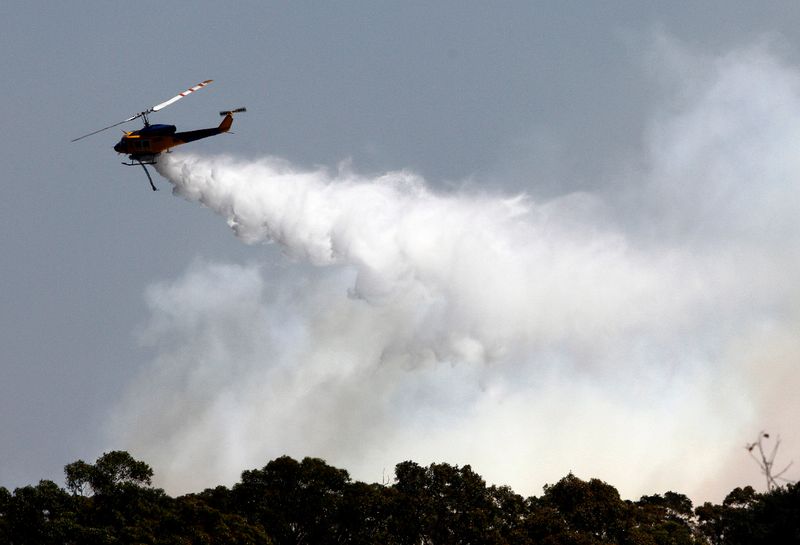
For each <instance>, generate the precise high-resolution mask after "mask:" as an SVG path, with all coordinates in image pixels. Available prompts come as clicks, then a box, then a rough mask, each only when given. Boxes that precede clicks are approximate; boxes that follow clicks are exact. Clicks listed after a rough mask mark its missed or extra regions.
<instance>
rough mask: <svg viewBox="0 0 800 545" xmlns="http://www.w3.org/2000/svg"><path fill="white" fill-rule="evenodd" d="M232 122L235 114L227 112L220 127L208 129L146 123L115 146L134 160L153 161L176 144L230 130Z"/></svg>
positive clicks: (126, 134) (115, 149) (128, 133)
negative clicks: (180, 127)
mask: <svg viewBox="0 0 800 545" xmlns="http://www.w3.org/2000/svg"><path fill="white" fill-rule="evenodd" d="M232 124H233V114H232V113H231V112H225V118H224V119H223V120H222V123H220V124H219V127H212V128H208V129H198V130H194V131H184V132H176V127H175V125H163V124H154V125H146V126H145V127H142V128H141V129H139V130H138V131H130V132H126V133H125V134H124V135H123V137H122V138H121V139H120V141H119V142H117V144H116V145H115V146H114V151H116V152H117V153H124V154H126V155H128V156H129V157H130V159H132V160H137V161H138V160H139V159H140V158H146V159H148V162H152V160H153V159H155V157H156V156H157V155H158V154H160V153H161V152H164V151H167V150H169V149H170V148H174V147H175V146H180V145H181V144H186V143H188V142H194V141H195V140H200V139H202V138H208V137H209V136H215V135H217V134H221V133H223V132H228V131H229V130H230V128H231V125H232Z"/></svg>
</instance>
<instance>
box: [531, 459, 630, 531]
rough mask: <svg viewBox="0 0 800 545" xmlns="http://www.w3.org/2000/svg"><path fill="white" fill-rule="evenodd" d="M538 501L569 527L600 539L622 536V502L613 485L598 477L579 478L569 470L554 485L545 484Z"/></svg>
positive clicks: (623, 528)
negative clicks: (551, 508) (557, 514)
mask: <svg viewBox="0 0 800 545" xmlns="http://www.w3.org/2000/svg"><path fill="white" fill-rule="evenodd" d="M542 500H543V502H544V504H545V505H550V506H552V507H553V508H555V509H556V510H557V511H558V512H559V513H560V514H561V515H562V516H563V517H564V518H565V519H566V522H567V524H568V525H569V527H570V528H571V529H573V530H577V531H579V532H584V533H587V534H589V535H590V536H592V537H594V538H596V539H598V540H600V541H611V542H619V541H620V540H622V538H623V537H624V532H625V519H626V516H627V509H626V505H625V503H624V502H623V501H622V500H621V499H620V497H619V492H617V489H616V488H614V487H613V486H611V485H609V484H606V483H604V482H603V481H601V480H599V479H591V480H590V481H583V480H581V479H579V478H578V477H576V476H575V475H573V474H572V473H570V474H569V475H567V476H566V477H564V478H563V479H561V480H560V481H558V482H557V483H556V484H554V485H546V486H545V487H544V496H543V498H542Z"/></svg>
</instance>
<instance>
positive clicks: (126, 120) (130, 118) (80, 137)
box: [70, 114, 142, 142]
mask: <svg viewBox="0 0 800 545" xmlns="http://www.w3.org/2000/svg"><path fill="white" fill-rule="evenodd" d="M141 116H142V114H136V115H132V116H131V117H129V118H128V119H125V120H124V121H120V122H119V123H114V124H113V125H109V126H108V127H103V128H102V129H97V130H96V131H94V132H90V133H89V134H84V135H83V136H79V137H78V138H74V139H72V140H70V142H77V141H78V140H81V139H83V138H86V137H87V136H92V135H93V134H97V133H99V132H103V131H105V130H108V129H110V128H111V127H116V126H117V125H122V124H123V123H127V122H128V121H133V120H134V119H136V118H137V117H141Z"/></svg>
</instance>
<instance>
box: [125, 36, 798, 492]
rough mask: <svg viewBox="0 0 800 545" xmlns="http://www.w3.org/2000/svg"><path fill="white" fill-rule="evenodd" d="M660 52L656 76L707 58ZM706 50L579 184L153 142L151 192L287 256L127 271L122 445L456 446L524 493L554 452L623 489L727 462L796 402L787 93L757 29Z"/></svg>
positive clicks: (380, 454)
mask: <svg viewBox="0 0 800 545" xmlns="http://www.w3.org/2000/svg"><path fill="white" fill-rule="evenodd" d="M665 54H666V55H670V56H671V61H673V62H672V66H674V67H676V70H677V73H678V75H679V76H682V73H683V72H682V71H681V66H682V63H689V62H706V63H707V62H708V61H692V60H691V59H688V58H686V57H685V56H682V53H681V52H680V51H677V52H676V51H667V53H665ZM710 65H711V66H710V68H709V69H707V70H706V71H705V72H706V73H708V74H709V76H708V79H707V81H704V82H700V84H698V83H697V82H693V86H692V89H693V94H691V96H690V98H691V100H689V101H687V102H686V104H683V105H682V107H681V109H680V111H678V112H677V113H672V114H670V115H669V116H664V117H663V118H662V119H660V120H659V121H658V122H657V123H654V124H653V131H652V135H651V140H650V142H651V144H652V146H651V154H650V156H649V157H648V158H647V160H646V163H647V165H648V166H647V168H646V169H642V170H641V171H639V172H637V174H636V176H633V177H632V180H631V183H630V184H628V185H627V186H625V187H626V190H624V191H623V192H621V193H619V194H613V193H609V192H608V191H606V192H603V193H602V194H603V195H604V196H603V198H601V197H599V196H597V195H591V194H572V195H565V196H563V197H560V198H557V199H554V200H550V201H548V202H541V203H537V202H534V201H532V200H530V199H528V198H526V197H524V196H512V197H505V198H501V197H497V196H492V195H484V194H476V193H474V192H473V193H468V192H459V191H450V192H436V191H433V190H431V189H430V188H429V187H428V185H427V184H426V183H425V181H424V180H422V179H421V178H420V177H418V176H416V175H414V174H412V173H410V172H405V171H401V172H393V173H387V174H385V175H382V176H377V177H368V176H363V175H359V174H357V173H355V172H353V171H352V170H350V169H349V168H345V167H342V168H340V169H339V170H338V172H335V173H330V172H328V171H326V170H324V169H318V170H307V169H302V168H298V167H294V166H292V165H290V164H288V163H287V162H285V161H282V160H279V159H275V158H267V159H261V160H255V161H252V160H242V159H233V158H228V157H203V156H198V155H179V154H174V155H170V156H168V158H167V159H166V160H165V161H164V162H162V163H161V164H160V165H159V167H158V168H159V172H160V173H161V174H162V175H163V176H164V177H166V178H167V179H169V180H170V181H171V182H172V183H173V184H174V185H175V192H176V194H178V195H181V196H182V197H184V198H186V199H188V200H191V201H197V202H199V203H201V204H203V205H205V206H207V207H208V208H210V209H211V210H213V211H214V212H216V213H218V214H219V215H221V216H222V217H223V218H225V220H226V221H227V222H228V224H229V225H230V227H231V228H232V229H233V230H234V232H235V233H236V235H237V236H238V237H239V238H241V239H242V240H244V241H245V242H248V243H258V242H274V243H276V244H278V245H280V247H281V248H282V250H283V251H284V253H285V254H286V255H287V256H289V257H290V258H291V259H292V260H293V261H294V263H295V264H294V265H292V266H291V267H290V268H289V269H279V270H270V271H269V273H267V272H265V271H263V270H261V269H260V268H259V267H257V266H251V267H240V266H230V265H216V264H202V263H198V264H196V265H194V266H193V267H192V268H191V269H190V270H189V272H187V274H186V276H185V277H184V278H182V279H180V280H178V281H176V282H174V283H171V284H160V285H157V286H154V287H153V288H152V289H151V290H150V292H149V296H148V297H149V299H148V300H149V302H150V305H151V308H152V311H153V316H154V317H153V321H152V323H151V324H150V327H149V328H148V330H147V332H146V334H145V340H146V341H147V342H149V343H151V344H152V345H153V346H155V347H156V348H157V349H158V355H157V357H156V359H155V362H154V366H153V373H154V374H155V378H152V377H147V379H144V378H143V379H142V382H141V383H140V384H139V385H135V386H133V387H132V389H131V392H132V393H131V400H130V401H128V402H126V403H124V404H123V405H122V409H121V411H120V414H119V415H118V417H117V418H116V419H115V424H116V427H117V429H123V430H125V431H124V433H122V434H121V435H122V441H123V442H124V443H126V444H128V445H131V446H132V448H133V449H134V450H135V449H138V451H139V452H141V453H142V457H143V458H145V459H147V460H152V461H153V463H154V465H155V466H156V467H157V468H159V469H161V471H163V472H164V473H165V475H164V476H163V477H162V484H163V485H164V486H168V487H171V488H173V489H180V490H196V489H198V488H200V487H202V486H204V485H210V484H214V483H216V482H219V481H221V480H226V479H227V480H228V481H232V480H234V479H235V478H236V476H237V474H238V471H240V470H242V469H245V468H248V467H256V466H260V465H263V463H264V462H265V461H266V460H267V459H268V458H270V457H274V456H278V455H281V454H284V453H289V454H292V455H295V456H306V455H316V456H322V457H325V458H327V459H328V460H329V462H331V463H334V464H336V465H338V466H340V467H345V468H348V469H350V470H351V471H352V472H353V473H354V474H355V476H356V477H357V478H361V479H365V480H378V479H379V478H380V475H381V474H382V471H383V468H386V467H391V466H392V465H393V464H394V463H397V462H399V461H402V460H404V459H414V460H417V461H419V462H421V463H427V462H430V461H448V462H452V463H470V464H472V465H473V466H474V467H475V468H476V470H478V471H479V472H480V473H482V474H483V475H485V476H486V477H487V478H488V479H489V480H490V481H494V482H500V483H509V484H511V485H512V486H514V487H515V488H517V489H518V490H520V491H521V492H525V493H538V492H539V487H540V486H541V484H543V483H544V482H553V481H554V480H556V479H558V478H560V477H562V476H563V475H565V474H566V473H567V472H568V471H569V470H573V471H575V472H576V473H578V474H579V475H582V476H584V477H589V476H598V477H600V478H603V479H605V480H607V481H608V482H610V483H612V484H614V485H616V486H618V487H619V488H620V489H621V490H622V492H623V494H632V495H636V494H641V493H653V492H660V491H664V490H666V489H668V488H671V489H676V490H679V491H684V492H688V493H692V494H695V495H698V494H699V495H701V496H705V497H709V495H712V494H713V495H719V494H724V493H725V492H727V491H728V490H730V487H732V486H734V485H739V484H742V483H741V479H740V478H739V477H740V476H741V474H742V471H743V468H747V463H748V462H747V459H746V457H745V456H744V455H743V454H742V453H741V452H739V451H738V450H737V449H738V447H740V446H741V445H740V443H742V441H743V440H744V439H746V438H748V437H749V436H750V435H751V434H752V433H751V432H752V429H761V428H762V427H766V426H770V427H772V426H778V427H780V426H782V425H785V426H786V427H785V428H784V429H789V426H790V425H791V418H790V417H789V416H787V415H789V414H796V409H800V407H798V402H797V401H796V396H790V395H785V392H784V389H785V388H787V387H789V386H791V388H795V387H796V386H798V384H797V378H796V374H793V373H792V372H791V370H792V369H793V366H794V365H795V364H796V361H797V359H796V358H797V357H798V356H800V349H799V348H798V342H797V341H796V340H795V338H794V332H796V326H797V312H796V310H797V301H798V298H797V295H798V290H797V288H796V287H795V282H794V279H795V278H796V275H797V273H798V272H800V260H798V251H797V244H796V242H792V241H793V240H797V238H796V236H795V235H797V234H800V229H798V228H797V226H796V225H797V222H796V218H797V217H798V214H797V212H798V211H800V210H799V208H800V207H799V206H798V195H800V193H799V192H798V189H797V187H798V186H797V184H796V183H795V173H796V172H798V168H797V167H798V166H800V165H799V164H798V160H797V159H795V158H794V157H795V156H796V155H797V154H796V152H795V151H794V148H795V145H796V142H797V141H800V100H798V98H797V97H798V94H797V91H798V76H797V74H796V72H795V71H794V70H792V69H790V68H788V67H786V66H784V65H781V64H780V63H778V62H776V61H774V60H773V59H772V58H771V57H770V56H769V55H768V54H767V53H765V52H764V51H761V50H758V49H757V50H748V51H746V52H739V53H738V54H736V55H731V56H728V57H725V58H721V59H717V60H714V61H713V62H710ZM685 72H686V73H692V74H693V73H697V71H696V70H689V69H687V70H686V71H685ZM754 120H755V121H754ZM787 120H793V122H787ZM753 150H758V153H756V152H754V151H753ZM623 185H624V184H623ZM599 194H600V193H598V195H599ZM612 218H616V219H612ZM308 264H312V265H314V266H318V267H323V268H322V269H315V270H311V269H310V268H309V267H308ZM755 379H759V380H755ZM154 384H155V385H157V388H155V389H154V388H153V385H154ZM787 385H788V386H787ZM781 392H784V394H781ZM139 398H144V399H146V403H144V404H142V403H141V402H140V401H139ZM134 400H136V401H134ZM143 405H144V406H145V407H146V408H144V409H142V408H141V407H142V406H143ZM765 418H768V419H769V421H768V422H764V421H763V419H765ZM145 423H146V424H145ZM782 435H783V436H784V437H785V438H786V440H785V442H784V445H785V446H786V447H787V448H792V445H793V444H795V445H796V444H797V443H796V441H797V440H798V439H800V438H794V441H795V443H792V440H793V439H792V438H790V437H787V436H788V435H789V434H788V433H787V432H786V431H784V432H783V434H782ZM739 457H741V460H742V462H743V464H740V463H739V462H738V459H739ZM687 459H690V460H691V461H690V462H687ZM754 478H757V475H755V474H754ZM735 479H738V480H735ZM726 487H727V490H726ZM715 499H717V500H718V499H719V498H718V497H716V496H715Z"/></svg>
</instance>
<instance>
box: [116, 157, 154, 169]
mask: <svg viewBox="0 0 800 545" xmlns="http://www.w3.org/2000/svg"><path fill="white" fill-rule="evenodd" d="M128 159H129V160H130V163H126V162H124V161H123V162H122V164H123V165H125V166H127V167H135V166H137V165H155V164H156V162H157V159H158V155H128Z"/></svg>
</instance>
